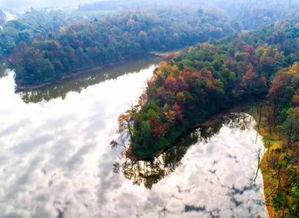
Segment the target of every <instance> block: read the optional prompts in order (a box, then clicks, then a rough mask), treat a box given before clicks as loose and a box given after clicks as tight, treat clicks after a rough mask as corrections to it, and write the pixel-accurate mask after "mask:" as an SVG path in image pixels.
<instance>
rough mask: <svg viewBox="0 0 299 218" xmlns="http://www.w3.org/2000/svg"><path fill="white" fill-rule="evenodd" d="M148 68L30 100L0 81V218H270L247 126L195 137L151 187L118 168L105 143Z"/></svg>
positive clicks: (258, 145)
mask: <svg viewBox="0 0 299 218" xmlns="http://www.w3.org/2000/svg"><path fill="white" fill-rule="evenodd" d="M154 67H155V66H154V65H151V66H150V67H147V68H146V69H144V70H141V71H140V72H139V73H137V74H136V73H129V74H125V75H123V76H119V77H118V78H116V79H112V80H107V81H105V82H101V83H99V84H96V85H93V86H89V87H88V88H86V89H84V90H82V91H81V92H80V93H76V92H69V93H68V94H67V96H66V97H65V98H64V99H62V98H55V99H52V100H49V101H48V102H40V103H36V104H33V103H28V104H26V103H24V102H23V101H22V99H21V97H20V96H19V95H18V94H15V93H14V92H13V88H14V83H13V77H12V75H10V76H7V77H4V78H2V79H0V98H1V102H2V104H1V105H0V114H1V117H0V211H1V215H0V217H25V218H27V217H28V218H29V217H30V218H31V217H33V218H34V217H36V218H40V217H53V218H56V217H59V218H62V217H66V218H73V217H74V218H76V217H111V218H113V217H149V218H152V217H158V216H165V217H211V216H212V215H213V216H217V215H219V216H220V217H230V216H232V215H233V216H235V217H255V215H258V214H259V215H261V216H262V217H266V214H265V211H264V207H263V205H262V201H263V195H262V187H261V183H262V181H261V175H259V176H258V178H257V181H256V183H254V184H252V183H251V180H250V179H251V178H252V177H253V176H254V175H255V170H256V161H257V157H256V152H257V150H258V149H260V148H262V142H261V139H260V138H258V140H257V143H255V140H256V131H254V130H253V128H252V123H251V122H250V125H249V127H248V128H246V129H245V130H240V128H239V127H236V126H230V125H231V124H227V125H224V126H223V127H222V128H221V129H220V130H219V132H218V133H216V134H215V135H214V136H213V137H211V138H210V139H209V140H208V141H207V143H206V142H205V141H198V142H196V143H195V141H196V140H195V141H194V138H193V139H192V137H191V138H190V141H191V142H192V143H191V144H193V143H195V144H194V145H193V146H191V147H190V148H188V146H185V147H182V149H183V150H180V151H179V153H180V154H181V155H180V156H178V155H177V153H175V151H173V152H174V153H171V152H170V153H168V156H167V155H166V156H164V157H163V156H162V157H161V158H164V159H163V160H161V161H162V163H165V161H166V162H167V159H169V160H172V162H171V161H169V162H168V163H167V164H166V168H161V169H160V168H159V169H157V170H162V171H163V170H164V171H165V170H166V171H165V172H162V174H164V175H163V177H164V178H163V179H162V177H161V178H160V177H159V173H158V174H156V175H158V177H157V176H156V177H152V178H151V180H152V181H150V182H148V184H147V185H146V186H147V187H146V186H144V185H143V183H144V181H143V180H142V181H134V183H137V184H138V183H139V184H140V185H134V184H133V182H132V181H131V180H128V179H127V178H126V177H130V176H127V175H124V174H123V173H121V172H122V170H120V173H115V167H117V165H113V164H115V163H116V162H117V163H119V167H121V166H122V165H123V163H124V162H125V160H123V159H119V151H111V148H110V146H109V142H110V141H111V139H113V138H114V137H115V136H116V133H115V130H116V129H117V117H118V115H119V114H120V113H123V112H124V111H125V110H126V109H127V108H129V105H130V104H132V103H134V102H136V101H137V98H138V96H139V95H140V94H141V93H142V92H143V89H144V86H145V82H146V80H147V79H148V78H149V77H150V75H151V74H152V72H153V70H154ZM195 136H196V135H195ZM196 137H197V136H196ZM189 144H190V143H189ZM184 154H185V155H184ZM174 160H175V161H174ZM163 161H164V162H163ZM167 170H168V171H169V172H168V171H167ZM170 172H172V173H170ZM136 178H137V177H136ZM154 183H155V184H154ZM149 188H151V189H149Z"/></svg>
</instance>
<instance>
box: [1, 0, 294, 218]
mask: <svg viewBox="0 0 299 218" xmlns="http://www.w3.org/2000/svg"><path fill="white" fill-rule="evenodd" d="M298 11H299V3H298V1H297V0H289V1H279V0H277V1H276V0H264V1H259V0H252V1H249V0H248V1H244V0H227V1H225V2H224V1H223V0H214V1H206V0H189V1H184V3H182V2H181V1H180V0H174V1H172V3H171V4H169V2H168V1H167V2H166V1H159V0H154V1H151V2H149V1H141V0H126V1H102V2H98V3H91V4H85V5H80V6H79V7H78V9H76V10H75V11H72V12H66V11H63V10H56V9H55V10H52V9H51V10H50V9H41V10H35V9H30V10H29V11H27V12H26V13H24V14H22V15H20V16H19V17H18V19H16V20H10V21H8V20H7V17H6V15H5V13H4V12H3V11H2V10H0V61H1V65H0V66H1V67H0V72H2V71H3V70H2V69H3V68H6V67H9V68H11V69H13V70H14V71H15V81H16V84H17V89H18V90H22V89H28V88H29V89H31V88H38V87H41V86H43V85H48V84H51V83H53V82H58V81H60V80H62V79H65V78H71V77H74V76H76V75H78V74H80V73H82V72H86V71H88V70H90V69H93V68H94V69H102V68H104V67H106V66H110V65H113V64H114V65H115V64H118V63H122V62H125V61H128V60H131V59H136V58H139V57H144V56H147V55H151V54H153V53H154V52H156V51H168V50H173V49H179V48H180V49H181V48H184V47H186V46H190V45H192V47H189V48H185V49H183V50H182V51H181V52H179V53H180V54H179V55H178V56H176V55H170V57H173V58H172V59H170V60H167V61H164V62H161V63H160V64H159V66H158V67H157V69H156V70H155V72H154V75H153V77H152V78H151V79H150V80H149V81H148V84H147V89H146V91H145V93H144V94H143V95H142V96H141V97H140V99H139V103H138V105H136V106H133V107H132V108H131V109H130V110H129V111H128V112H127V113H125V114H123V115H121V116H120V117H119V123H120V131H127V132H128V134H129V135H130V137H131V142H130V143H131V144H130V147H129V149H128V150H127V155H128V156H129V157H131V158H132V159H134V158H136V159H151V158H152V157H153V156H154V155H155V154H157V153H158V154H160V153H161V151H165V150H166V149H169V148H171V147H172V146H174V145H176V144H177V143H176V142H177V140H179V139H180V137H181V136H182V135H184V134H186V133H188V131H190V130H192V129H195V128H198V127H199V125H200V124H201V123H203V122H205V121H207V120H209V119H210V118H211V117H212V116H214V115H217V114H221V113H223V112H225V111H227V110H229V109H230V108H232V107H233V106H239V105H243V104H244V103H248V102H254V103H256V102H259V103H261V105H263V106H258V107H257V108H255V109H256V112H254V113H253V112H252V111H251V112H250V111H249V112H248V111H246V112H248V113H251V115H253V116H254V117H255V119H256V121H257V123H258V124H257V130H258V131H259V133H260V135H262V136H263V140H264V144H265V146H266V147H267V148H268V149H267V152H266V154H265V156H264V158H263V161H262V163H261V165H260V167H261V169H262V171H263V176H264V181H265V196H266V203H267V206H268V209H269V208H270V209H269V213H270V216H271V217H275V216H277V217H299V183H298V181H299V173H298V172H299V171H298V168H299V14H298V13H299V12H298ZM3 63H4V64H3ZM0 74H2V73H0ZM185 151H186V149H185V150H184V152H185ZM180 152H182V154H181V155H183V154H184V152H183V151H180ZM181 157H182V156H180V158H181ZM163 176H164V175H163ZM133 179H134V178H133ZM159 179H160V177H159V178H157V180H156V182H157V181H159ZM148 186H151V184H150V183H149V185H148ZM273 214H274V215H273Z"/></svg>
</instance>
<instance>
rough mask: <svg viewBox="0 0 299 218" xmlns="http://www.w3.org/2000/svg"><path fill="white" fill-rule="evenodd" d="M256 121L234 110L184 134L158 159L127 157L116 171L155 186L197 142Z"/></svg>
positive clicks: (141, 182)
mask: <svg viewBox="0 0 299 218" xmlns="http://www.w3.org/2000/svg"><path fill="white" fill-rule="evenodd" d="M252 121H253V118H252V117H251V116H250V115H248V114H246V113H231V114H228V115H223V116H221V117H217V118H215V119H213V120H212V121H210V122H208V123H206V124H203V125H202V126H201V127H200V128H198V129H196V130H193V131H191V132H189V133H188V134H185V135H184V136H182V137H181V138H180V139H178V140H177V141H176V142H175V145H174V146H173V147H172V148H171V149H169V150H167V151H166V152H164V153H163V154H161V155H160V156H158V157H156V158H154V160H152V161H134V160H131V159H129V158H126V159H125V160H123V161H122V163H115V164H114V167H115V168H114V169H115V172H118V171H121V172H122V173H123V175H124V176H125V178H127V179H129V180H132V182H133V184H137V185H141V184H144V186H145V187H146V188H148V189H151V188H152V186H153V185H154V184H156V183H158V182H159V181H160V180H162V179H163V178H164V177H165V176H167V175H169V174H171V173H172V172H174V171H175V169H176V168H177V167H178V166H179V165H180V164H181V160H182V158H183V157H184V156H185V154H186V152H187V151H188V149H189V147H190V146H192V145H194V144H196V143H197V142H205V143H207V142H208V141H209V140H210V139H211V138H212V137H213V136H214V135H216V134H217V133H219V131H220V129H221V128H222V127H223V126H227V127H229V128H232V129H233V128H238V129H241V130H246V129H250V127H251V125H252Z"/></svg>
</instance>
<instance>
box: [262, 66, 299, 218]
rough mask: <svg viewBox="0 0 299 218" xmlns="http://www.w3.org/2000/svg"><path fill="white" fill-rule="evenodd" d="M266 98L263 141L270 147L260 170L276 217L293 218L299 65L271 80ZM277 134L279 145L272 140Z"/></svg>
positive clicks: (298, 204) (298, 203)
mask: <svg viewBox="0 0 299 218" xmlns="http://www.w3.org/2000/svg"><path fill="white" fill-rule="evenodd" d="M268 99H269V102H270V105H271V107H270V110H268V111H267V114H266V120H267V122H268V133H267V135H266V136H265V137H264V138H265V139H266V140H265V142H267V143H266V146H269V147H268V150H267V153H266V155H265V161H264V163H263V164H264V167H263V168H262V170H263V171H265V172H266V173H265V175H266V176H267V177H268V178H269V180H270V181H266V182H270V183H271V184H270V187H271V186H272V187H273V186H274V187H273V188H272V191H271V193H267V191H266V193H267V194H268V202H269V203H270V206H272V207H273V208H274V209H275V213H276V216H277V217H287V218H289V217H290V218H293V217H294V218H295V217H299V63H295V64H294V65H292V66H291V67H289V68H286V69H283V70H281V71H280V72H279V73H278V74H277V75H276V76H275V77H274V79H273V81H272V83H271V87H270V89H269V93H268ZM277 131H278V133H277ZM276 135H278V136H279V137H278V141H279V142H278V143H277V141H276V142H275V140H274V142H272V141H271V139H272V138H274V139H275V136H276ZM276 140H277V139H276ZM271 143H272V144H273V146H271ZM262 166H263V165H262Z"/></svg>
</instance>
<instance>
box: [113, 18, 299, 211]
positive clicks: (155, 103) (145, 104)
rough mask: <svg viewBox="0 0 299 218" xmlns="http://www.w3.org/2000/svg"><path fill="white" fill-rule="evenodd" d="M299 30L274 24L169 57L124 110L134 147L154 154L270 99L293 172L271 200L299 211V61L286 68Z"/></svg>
mask: <svg viewBox="0 0 299 218" xmlns="http://www.w3.org/2000/svg"><path fill="white" fill-rule="evenodd" d="M298 37H299V26H298V25H289V24H286V23H284V24H279V25H272V26H270V27H268V28H265V29H261V30H260V31H255V32H243V33H239V34H236V35H234V36H232V37H229V38H227V39H223V40H219V41H214V42H212V43H203V44H198V45H196V46H194V47H192V48H189V49H187V50H186V51H185V52H184V53H183V54H181V55H180V56H178V57H176V58H174V59H173V60H171V61H169V62H168V63H167V62H162V63H161V64H160V65H159V67H158V68H157V69H156V70H155V72H154V76H153V77H152V79H151V80H150V81H149V82H148V87H147V90H146V93H145V94H144V95H142V96H141V97H140V101H139V105H137V106H135V107H133V108H132V109H131V110H130V111H129V113H128V114H125V115H122V116H121V117H120V120H119V121H120V125H121V127H122V128H127V129H128V130H129V133H130V135H131V147H130V149H129V151H128V152H130V153H131V155H132V154H133V155H135V156H138V157H142V158H149V157H151V156H153V155H154V154H155V153H156V152H159V151H162V150H165V149H167V148H169V147H171V146H172V144H173V142H174V141H175V140H176V139H177V138H178V137H180V136H181V135H182V134H184V133H186V132H187V131H188V130H190V129H193V128H195V127H197V126H198V124H200V123H201V122H204V121H206V120H207V119H209V118H210V117H211V116H212V115H215V114H217V113H221V112H223V111H224V110H226V109H229V108H231V107H232V106H234V105H237V104H240V103H243V102H250V101H253V102H254V101H257V100H266V99H268V100H269V101H270V103H271V105H272V106H273V108H274V109H273V114H272V115H271V118H270V120H271V122H273V123H274V124H273V125H274V126H276V127H277V128H279V129H281V132H282V134H283V137H285V138H287V143H286V145H285V148H286V149H289V152H286V153H285V157H284V159H283V162H282V163H283V164H284V165H278V166H280V167H281V171H282V169H283V170H288V175H291V176H288V177H286V178H287V179H286V181H288V182H287V183H286V184H285V185H281V187H283V188H284V189H277V190H274V191H277V196H276V195H275V196H276V197H275V196H271V203H272V205H273V207H275V209H276V210H282V209H283V210H284V215H285V217H298V214H299V204H298V190H299V184H298V181H299V180H298V179H299V173H298V166H299V165H298V164H299V158H298V157H299V155H298V152H299V148H298V144H299V142H298V140H299V132H298V131H299V119H298V118H299V107H298V106H299V105H298V100H299V64H295V65H293V66H292V67H291V68H286V67H288V66H291V65H292V64H293V63H295V62H296V61H299V52H298V51H299V50H298V49H299V42H298ZM276 118H277V119H276ZM280 158H281V157H280ZM274 193H275V192H274ZM281 193H282V194H281ZM282 196H283V197H282ZM287 215H288V216H287ZM295 215H297V216H295Z"/></svg>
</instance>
